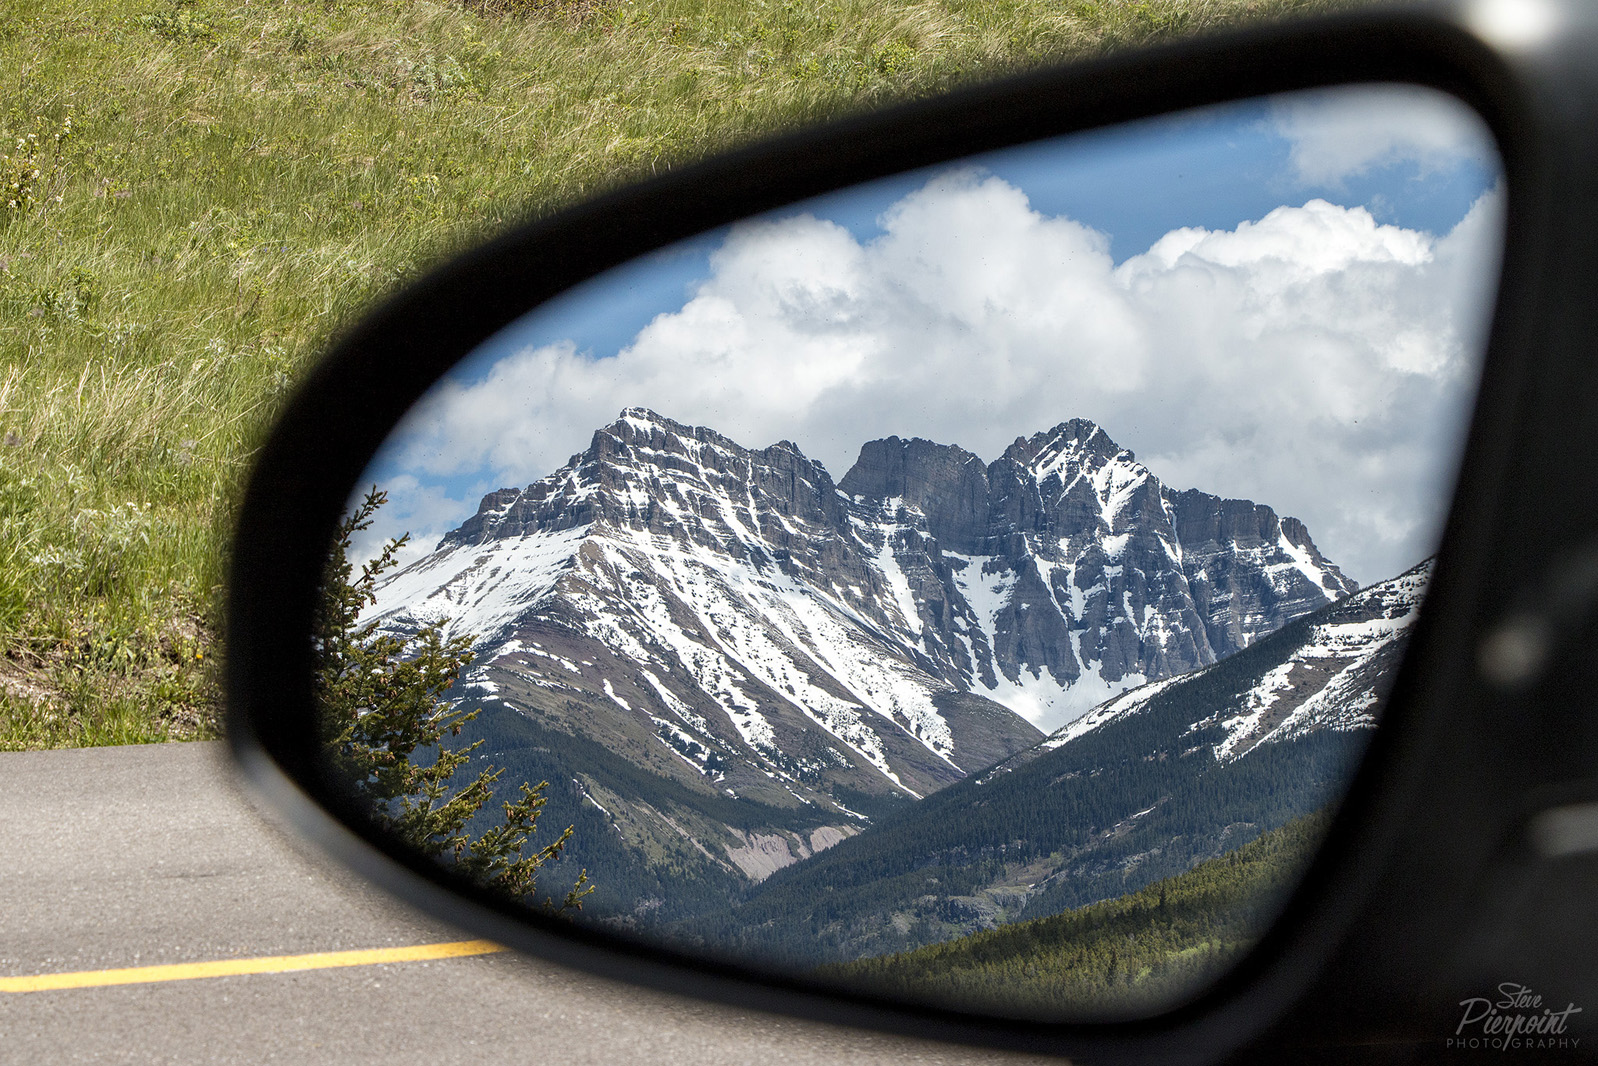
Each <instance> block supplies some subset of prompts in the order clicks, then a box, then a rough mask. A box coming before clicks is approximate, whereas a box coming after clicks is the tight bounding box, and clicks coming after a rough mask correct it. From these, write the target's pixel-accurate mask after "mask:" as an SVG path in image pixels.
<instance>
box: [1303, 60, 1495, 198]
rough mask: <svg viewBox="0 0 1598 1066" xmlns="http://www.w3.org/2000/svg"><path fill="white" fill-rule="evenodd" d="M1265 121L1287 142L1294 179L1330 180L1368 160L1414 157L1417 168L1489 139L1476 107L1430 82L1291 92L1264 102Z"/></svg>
mask: <svg viewBox="0 0 1598 1066" xmlns="http://www.w3.org/2000/svg"><path fill="white" fill-rule="evenodd" d="M1271 119H1272V124H1273V125H1274V126H1275V128H1276V132H1278V133H1279V134H1281V135H1282V136H1283V137H1284V138H1286V139H1287V140H1288V142H1289V143H1290V144H1291V145H1292V148H1291V152H1290V156H1289V159H1290V161H1291V163H1292V165H1293V168H1294V170H1295V171H1297V174H1298V177H1299V178H1300V180H1302V181H1304V182H1307V183H1309V184H1311V185H1315V186H1321V187H1331V188H1336V187H1338V186H1339V185H1340V183H1341V182H1342V181H1343V179H1345V178H1348V177H1352V176H1354V175H1358V174H1363V173H1365V172H1366V171H1368V170H1370V169H1371V168H1373V167H1379V166H1385V165H1389V164H1392V163H1400V162H1415V163H1418V164H1420V166H1421V168H1422V170H1430V169H1435V168H1438V167H1443V166H1448V165H1452V164H1455V163H1457V162H1459V161H1460V160H1461V159H1469V158H1474V159H1477V160H1479V161H1480V162H1482V163H1484V164H1485V163H1487V162H1488V160H1487V159H1486V158H1485V156H1484V155H1483V153H1484V152H1485V151H1486V150H1487V148H1486V146H1488V145H1491V144H1492V138H1491V136H1490V135H1489V134H1488V133H1487V129H1486V126H1485V124H1484V123H1483V122H1482V121H1481V119H1480V118H1479V117H1478V116H1477V115H1476V113H1475V112H1474V111H1472V110H1470V109H1469V108H1467V107H1466V106H1465V105H1464V104H1462V103H1460V102H1459V101H1458V100H1455V99H1454V98H1453V97H1451V96H1448V95H1446V94H1444V93H1440V92H1438V91H1436V90H1435V89H1425V88H1422V87H1420V86H1408V85H1369V86H1358V87H1352V88H1336V89H1326V90H1322V91H1319V92H1307V93H1292V94H1289V95H1285V96H1281V97H1278V98H1276V99H1275V100H1273V101H1272V104H1271Z"/></svg>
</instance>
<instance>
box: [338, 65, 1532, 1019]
mask: <svg viewBox="0 0 1598 1066" xmlns="http://www.w3.org/2000/svg"><path fill="white" fill-rule="evenodd" d="M1499 174H1500V172H1499V169H1498V162H1497V157H1496V155H1495V154H1494V151H1493V149H1492V147H1491V142H1490V140H1489V138H1488V135H1487V134H1486V132H1485V130H1484V128H1483V127H1482V126H1481V124H1480V123H1479V121H1478V120H1477V119H1476V118H1475V117H1474V116H1473V115H1471V114H1470V113H1469V112H1467V111H1465V110H1464V109H1463V108H1462V107H1461V106H1459V105H1458V104H1457V103H1454V102H1452V101H1451V100H1449V99H1447V98H1445V97H1442V96H1439V95H1437V94H1433V93H1430V92H1428V91H1422V90H1417V89H1412V88H1404V87H1393V86H1387V87H1380V86H1378V87H1360V88H1348V89H1342V90H1337V91H1324V92H1317V93H1313V94H1301V95H1294V96H1289V97H1283V98H1277V99H1269V100H1261V101H1251V102H1247V103H1244V104H1238V105H1230V106H1227V107H1222V108H1214V109H1207V110H1203V111H1198V112H1191V113H1185V114H1182V115H1179V116H1175V117H1170V118H1165V119H1161V120H1158V121H1151V122H1144V123H1138V124H1133V125H1127V126H1123V127H1119V128H1115V129H1112V130H1108V131H1103V132H1097V133H1093V134H1088V135H1080V136H1076V137H1072V138H1065V139H1060V140H1057V141H1051V142H1046V143H1039V144H1033V145H1028V146H1024V147H1021V148H1016V149H1013V150H1008V151H1004V152H1000V153H995V154H992V155H988V156H984V157H980V158H974V159H969V160H965V161H962V162H959V163H956V164H953V165H949V166H945V167H940V168H935V169H932V170H929V171H923V172H918V173H913V174H907V175H902V176H899V177H897V178H894V179H890V180H886V181H880V182H875V183H872V184H869V185H865V186H861V187H857V188H853V189H849V190H846V191H843V192H840V193H836V194H833V195H829V196H827V197H823V198H821V199H818V200H815V201H812V202H808V203H804V204H800V205H797V206H794V207H792V208H790V209H787V210H783V211H779V212H776V213H773V214H771V215H769V216H765V217H761V218H757V219H752V220H749V221H746V222H743V223H740V224H737V225H734V226H731V227H729V228H727V229H725V230H721V231H717V232H714V233H710V234H707V235H705V236H703V237H701V238H698V239H696V240H693V241H690V242H687V243H684V244H682V245H680V246H676V247H673V248H670V249H667V250H665V251H663V252H660V253H658V254H655V255H653V256H650V257H648V258H646V259H644V260H641V261H638V262H634V263H632V264H629V265H627V266H625V267H623V268H621V269H618V270H615V271H613V272H611V273H610V274H608V275H605V276H603V277H601V278H599V279H597V280H595V281H593V282H591V283H589V284H587V285H585V286H583V287H581V288H580V289H577V290H574V291H572V292H570V293H568V294H567V295H565V296H563V297H561V298H560V299H558V300H556V301H554V302H552V303H550V304H547V305H545V306H543V307H541V308H539V309H537V310H536V311H535V312H533V313H532V314H530V315H529V316H527V317H526V318H524V319H523V320H522V321H520V322H519V323H517V324H516V325H514V326H513V327H512V328H510V329H508V330H507V331H505V332H504V333H503V334H502V335H500V336H499V337H497V338H495V339H494V340H492V341H491V342H490V343H488V344H486V345H485V346H484V347H483V348H482V349H480V350H479V351H478V352H477V353H475V354H474V355H473V356H472V357H471V358H470V359H468V360H466V361H465V362H463V363H461V364H460V365H459V366H458V367H457V368H456V369H455V370H454V371H453V372H452V373H451V374H450V375H449V376H448V377H447V378H446V379H445V380H443V381H441V382H440V383H439V384H438V385H437V386H436V387H435V388H434V389H433V390H432V392H431V393H430V394H429V395H428V396H427V397H426V398H425V399H424V401H423V402H422V403H420V404H419V405H418V406H417V407H416V408H415V410H414V411H413V412H412V413H411V414H410V415H409V416H408V417H407V419H406V420H405V421H404V422H403V423H402V424H401V425H400V426H399V427H398V428H397V429H396V430H395V431H394V433H393V435H392V436H391V438H390V440H389V441H388V442H387V444H386V445H385V447H384V449H383V450H382V452H381V454H380V455H379V457H378V458H377V459H376V460H375V461H374V463H373V465H372V467H371V468H370V470H369V471H368V474H367V477H366V479H365V480H364V481H363V485H376V486H377V488H378V490H379V491H380V495H376V496H371V497H367V496H358V497H356V498H355V499H354V500H353V501H352V504H351V518H350V521H349V525H348V527H347V530H346V532H347V536H346V538H345V540H344V542H343V544H342V545H341V547H340V552H339V555H338V557H337V559H335V563H341V564H342V567H343V568H342V569H340V567H339V566H338V565H335V566H334V567H333V568H332V569H330V571H329V575H330V576H329V593H330V595H329V596H328V598H327V604H328V606H327V610H326V612H325V614H324V618H323V622H322V626H321V631H320V632H319V633H318V634H317V637H318V647H319V648H321V649H322V653H323V674H322V680H323V694H324V701H325V709H326V715H325V720H326V729H325V735H326V740H327V745H328V746H327V751H328V764H327V765H328V768H329V772H330V773H332V774H334V775H335V776H337V777H338V779H339V780H340V781H341V782H342V784H343V785H344V786H345V787H347V788H350V789H353V790H355V791H356V792H357V793H358V794H359V795H360V796H361V797H362V798H363V799H364V800H366V801H368V802H369V803H370V804H371V806H372V809H373V811H374V813H376V814H377V816H378V817H379V818H380V819H382V820H383V821H384V822H385V823H386V824H388V825H390V826H392V828H393V830H394V831H395V832H396V833H398V834H400V835H401V836H403V837H404V838H405V839H406V840H408V841H410V842H411V843H412V844H414V845H415V846H417V847H419V848H421V849H423V850H424V851H426V852H427V853H428V854H431V855H435V856H437V857H438V859H439V861H441V862H445V863H453V864H457V865H459V866H461V867H462V868H464V869H466V870H467V871H468V872H470V873H472V874H473V875H474V876H478V877H481V878H483V879H484V880H486V881H488V882H489V883H491V884H493V885H494V886H496V888H498V889H499V890H501V891H503V892H506V893H508V894H510V895H512V896H515V897H516V898H518V899H522V900H525V901H526V902H527V903H528V905H529V906H532V907H535V908H539V909H543V910H548V911H554V912H559V913H562V914H564V915H566V916H568V917H569V918H570V919H571V920H573V921H577V922H582V923H588V924H591V925H594V926H597V927H599V928H603V929H606V930H609V931H612V932H614V933H615V934H617V935H621V936H625V937H632V938H637V939H639V940H642V941H646V942H649V943H656V944H665V945H669V946H672V947H675V948H677V949H679V950H683V951H687V952H690V953H695V954H701V955H706V956H712V957H717V958H723V959H733V960H736V961H738V962H740V963H742V964H744V965H749V966H755V967H760V968H765V969H769V970H775V971H779V972H784V973H789V974H793V975H800V976H806V977H809V978H812V979H816V980H821V981H825V982H832V983H837V984H841V985H844V986H847V987H852V988H864V989H869V990H871V991H873V992H876V993H878V994H883V995H889V996H894V997H900V998H905V999H909V1000H915V1001H921V1002H932V1003H938V1004H947V1005H952V1006H955V1007H958V1008H960V1009H963V1010H971V1011H991V1012H996V1013H1000V1014H1006V1015H1011V1016H1021V1017H1032V1018H1041V1019H1062V1018H1106V1017H1124V1016H1127V1015H1138V1014H1147V1013H1149V1012H1152V1011H1157V1010H1160V1009H1163V1008H1166V1007H1169V1006H1172V1005H1174V1004H1176V1003H1178V1002H1180V1001H1181V1000H1183V999H1185V998H1189V997H1191V996H1192V995H1193V994H1195V993H1196V992H1197V991H1198V990H1200V989H1202V987H1203V986H1204V985H1205V984H1206V983H1207V982H1208V981H1210V980H1212V979H1213V978H1214V977H1215V976H1217V975H1218V974H1219V973H1221V972H1223V971H1224V970H1225V969H1226V967H1227V966H1229V965H1230V964H1231V963H1233V962H1234V961H1235V960H1236V959H1237V958H1238V957H1239V956H1240V955H1241V953H1242V952H1243V951H1245V950H1246V949H1247V948H1248V946H1249V945H1250V944H1251V943H1252V942H1253V941H1254V940H1255V939H1256V938H1257V937H1258V936H1259V935H1260V933H1261V932H1262V930H1263V929H1264V928H1265V927H1266V926H1267V925H1268V924H1269V922H1270V921H1271V919H1272V916H1273V914H1274V913H1275V911H1276V908H1277V907H1279V905H1280V903H1281V901H1282V899H1283V898H1284V895H1285V893H1287V892H1288V891H1289V890H1290V889H1291V888H1292V886H1293V885H1294V884H1295V882H1296V879H1297V877H1298V874H1299V872H1300V871H1301V870H1302V869H1303V868H1304V867H1305V865H1306V863H1307V861H1308V858H1309V856H1310V854H1311V853H1312V851H1313V849H1314V848H1315V846H1316V844H1317V842H1318V840H1319V839H1320V836H1321V833H1322V832H1323V830H1324V828H1325V826H1326V825H1327V822H1328V819H1329V817H1330V811H1331V810H1332V809H1333V807H1334V806H1335V804H1336V802H1337V801H1338V798H1339V797H1340V795H1341V794H1342V791H1343V789H1344V787H1345V786H1346V783H1347V781H1348V779H1349V776H1350V774H1351V772H1352V768H1353V767H1354V765H1355V763H1356V761H1357V759H1358V758H1359V756H1360V753H1361V751H1362V750H1363V747H1364V745H1365V744H1366V742H1367V740H1368V738H1369V736H1370V735H1371V732H1372V729H1373V727H1374V726H1375V725H1376V722H1377V717H1378V711H1379V707H1380V704H1381V701H1382V699H1383V697H1384V695H1385V694H1386V692H1387V691H1388V689H1389V687H1390V686H1391V684H1392V680H1393V675H1394V671H1395V669H1396V666H1397V663H1398V662H1399V659H1400V657H1401V656H1402V654H1403V651H1404V647H1405V640H1406V637H1407V633H1408V631H1409V626H1410V624H1411V622H1412V620H1413V619H1414V617H1415V612H1416V609H1417V607H1418V605H1419V602H1420V598H1421V595H1422V593H1423V591H1424V588H1425V585H1426V579H1427V574H1428V563H1427V560H1428V558H1429V556H1430V555H1431V553H1432V552H1433V551H1434V547H1435V541H1436V538H1437V536H1438V531H1439V528H1440V524H1441V520H1442V517H1443V514H1444V512H1445V510H1446V506H1447V502H1448V497H1449V492H1450V489H1451V482H1452V479H1453V476H1454V469H1455V465H1456V463H1457V461H1458V454H1459V449H1460V446H1461V441H1462V438H1463V432H1464V425H1465V420H1466V417H1467V411H1468V407H1469V404H1470V401H1471V399H1472V396H1473V393H1474V390H1475V387H1476V382H1477V378H1478V372H1479V364H1480V359H1481V353H1482V347H1483V340H1484V334H1485V330H1486V325H1487V318H1488V312H1489V307H1490V304H1491V298H1492V293H1493V288H1494V283H1495V278H1496V271H1497V264H1498V258H1499V250H1500V244H1501V239H1502V233H1501V230H1502V218H1501V216H1502V200H1503V195H1504V193H1503V189H1502V187H1501V180H1500V176H1499ZM1290 516H1291V517H1290ZM404 533H409V538H408V539H404V540H401V541H400V542H399V543H398V544H395V543H393V541H392V538H396V537H398V536H399V535H401V534H404Z"/></svg>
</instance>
